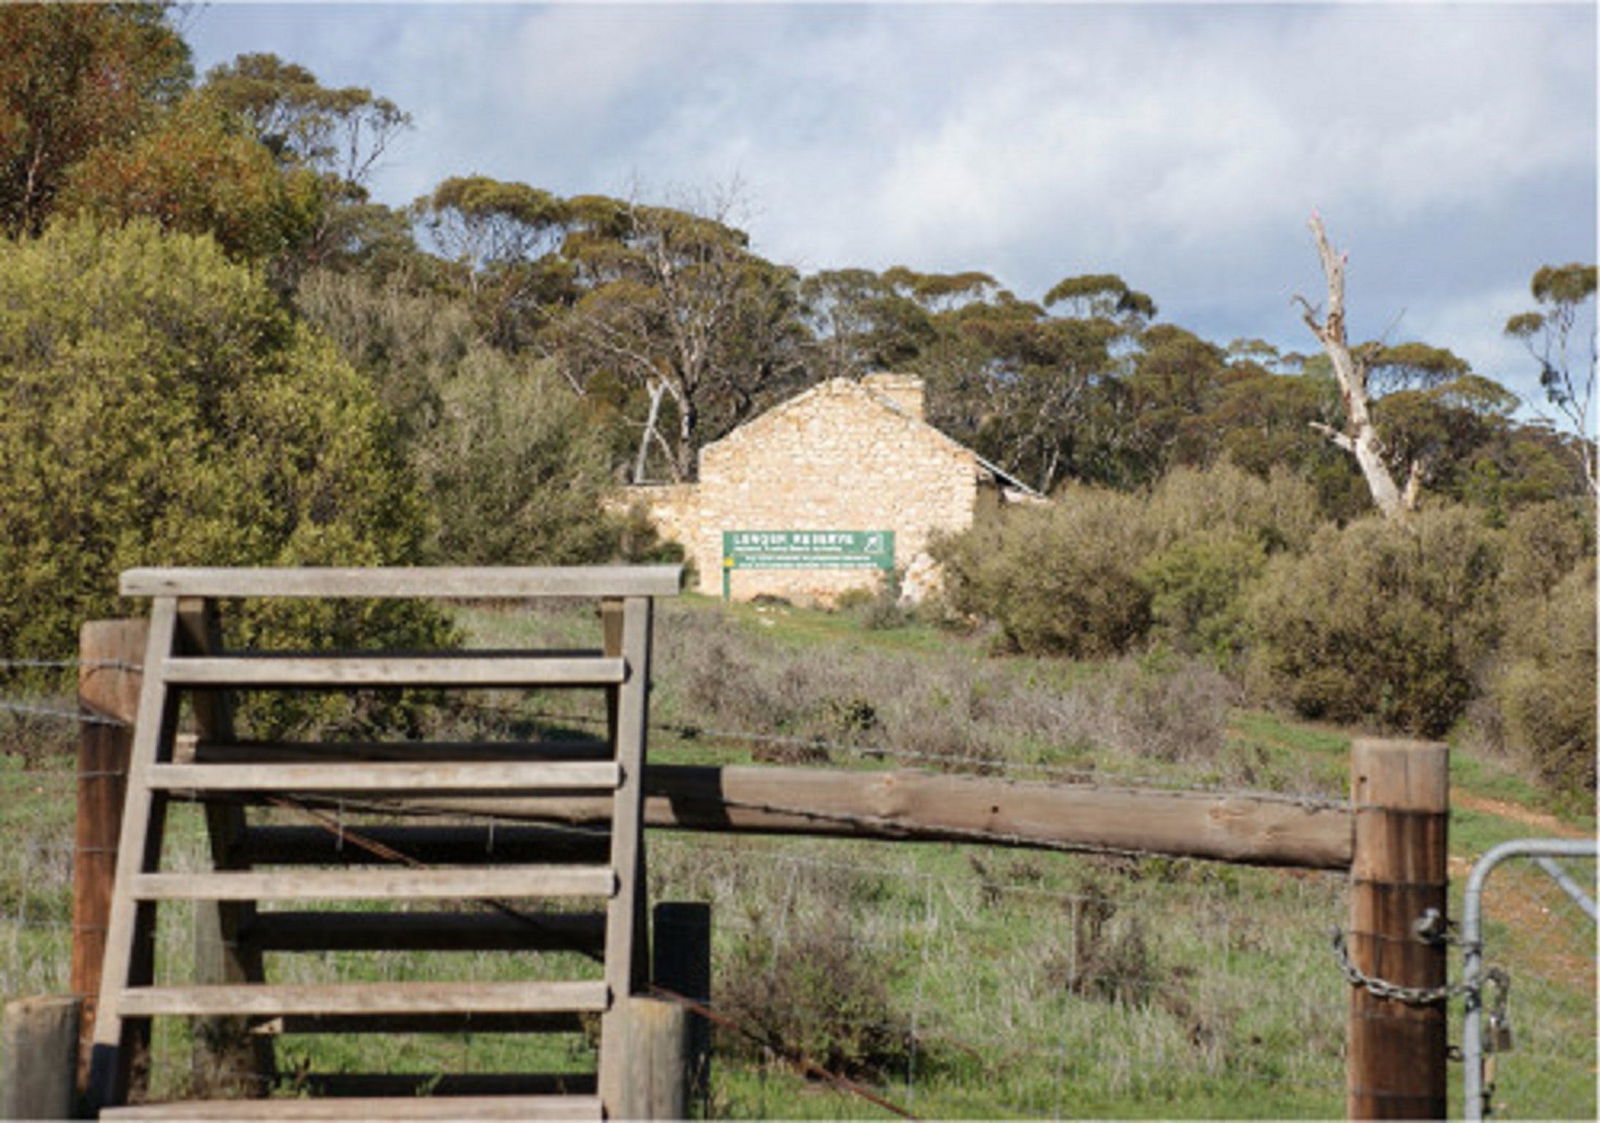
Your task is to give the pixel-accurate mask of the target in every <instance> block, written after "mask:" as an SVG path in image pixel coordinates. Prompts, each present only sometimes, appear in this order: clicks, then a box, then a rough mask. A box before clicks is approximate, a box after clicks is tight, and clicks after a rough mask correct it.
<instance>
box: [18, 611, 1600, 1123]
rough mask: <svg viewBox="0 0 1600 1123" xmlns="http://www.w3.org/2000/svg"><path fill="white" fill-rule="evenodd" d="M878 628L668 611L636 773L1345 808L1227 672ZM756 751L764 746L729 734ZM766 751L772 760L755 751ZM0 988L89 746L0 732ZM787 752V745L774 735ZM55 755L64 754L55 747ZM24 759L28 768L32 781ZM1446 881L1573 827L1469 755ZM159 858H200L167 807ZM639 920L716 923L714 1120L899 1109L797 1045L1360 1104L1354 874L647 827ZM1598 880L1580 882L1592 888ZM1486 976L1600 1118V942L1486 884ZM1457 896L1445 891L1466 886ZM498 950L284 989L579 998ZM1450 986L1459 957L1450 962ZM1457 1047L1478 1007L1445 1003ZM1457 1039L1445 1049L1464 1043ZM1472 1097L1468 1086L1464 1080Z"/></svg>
mask: <svg viewBox="0 0 1600 1123" xmlns="http://www.w3.org/2000/svg"><path fill="white" fill-rule="evenodd" d="M461 621H462V624H463V626H464V627H465V629H466V630H467V631H468V633H469V634H470V635H471V636H472V638H473V642H474V645H476V646H485V647H503V646H514V645H518V644H525V643H542V644H557V645H572V644H581V643H592V642H593V641H594V636H595V635H596V634H597V625H596V623H595V621H594V619H593V613H592V609H589V608H580V607H576V606H557V607H553V608H544V609H540V610H538V611H533V612H511V611H509V610H489V609H482V610H473V611H470V612H467V611H463V612H462V614H461ZM890 622H891V623H893V624H895V625H896V626H893V627H882V626H869V624H873V625H878V624H882V623H884V621H883V620H881V619H874V618H872V617H871V616H870V615H869V614H867V613H865V612H863V613H844V612H841V613H822V612H811V611H804V610H800V609H792V608H788V607H786V606H765V607H756V606H744V605H741V606H736V607H734V608H732V609H724V608H722V607H721V606H719V605H716V604H714V603H709V602H704V601H700V600H699V599H697V598H685V599H684V602H682V603H676V604H668V605H666V606H664V607H663V610H662V611H661V613H660V615H659V618H658V625H657V682H656V687H655V690H654V694H653V702H652V706H653V709H652V719H653V721H655V722H656V723H657V724H658V726H659V728H658V729H657V730H656V732H655V733H654V734H653V737H652V744H651V757H652V759H653V760H657V761H662V762H686V763H689V762H692V763H702V762H718V761H720V762H744V761H751V760H765V761H782V762H806V763H808V764H811V765H813V766H817V767H822V766H832V767H840V768H855V769H869V768H882V767H888V766H897V765H898V766H915V767H927V768H935V769H944V770H954V771H960V772H976V773H982V774H990V775H1006V776H1016V777H1019V778H1029V779H1048V778H1052V777H1059V776H1065V775H1071V776H1075V777H1093V778H1096V779H1111V778H1134V779H1138V780H1140V781H1143V782H1148V783H1152V784H1160V785H1163V786H1171V787H1179V788H1189V787H1225V788H1234V789H1251V790H1262V791H1275V792H1285V793H1293V794H1295V795H1299V796H1304V797H1308V798H1335V799H1337V798H1341V797H1342V794H1343V791H1344V789H1345V786H1346V784H1347V770H1348V764H1347V759H1346V758H1347V752H1348V745H1349V731H1345V730H1336V729H1329V728H1321V727H1314V726H1308V725H1303V724H1297V723H1292V722H1288V721H1285V720H1283V719H1282V718H1280V717H1278V716H1275V715H1272V714H1267V713H1263V712H1258V711H1253V710H1248V709H1244V708H1241V707H1240V706H1239V705H1238V699H1237V697H1235V696H1234V695H1233V693H1232V691H1231V688H1230V687H1229V686H1228V684H1227V682H1226V680H1224V679H1222V678H1221V676H1218V675H1216V674H1215V673H1214V672H1211V671H1208V670H1207V669H1206V668H1204V667H1201V666H1197V665H1190V664H1185V663H1183V662H1181V661H1177V660H1173V659H1170V658H1164V657H1152V658H1147V659H1144V660H1130V661H1124V662H1119V663H1113V664H1103V665H1083V664H1078V665H1069V664H1065V663H1060V662H1053V661H1043V660H1031V659H1017V658H1005V659H1002V658H996V657H994V656H992V655H990V654H988V652H987V650H986V647H985V644H984V641H983V639H982V637H963V636H955V635H951V634H950V633H948V632H943V631H939V630H937V629H934V628H931V627H928V626H925V625H922V624H918V623H916V622H907V621H900V620H895V621H890ZM601 713H602V711H601V710H600V709H599V708H598V707H597V706H595V705H588V704H582V705H580V704H579V703H578V700H577V699H575V698H573V697H572V696H566V695H554V694H552V695H543V696H531V697H528V696H521V697H518V696H508V695H485V696H481V697H478V698H476V699H475V700H474V703H473V705H472V706H471V707H469V708H467V709H463V710H456V711H452V712H450V713H448V714H441V715H440V716H439V717H438V718H436V719H435V720H436V722H437V723H438V728H437V729H436V730H435V732H437V733H440V734H444V733H454V734H457V735H483V736H494V735H500V734H504V733H506V732H508V731H516V732H525V731H529V730H532V729H535V728H537V729H539V730H541V731H544V732H547V733H548V732H550V731H552V730H553V731H555V732H558V733H559V732H564V731H573V732H577V731H582V730H585V729H589V728H592V723H593V722H594V721H595V720H596V719H598V718H599V717H600V716H601ZM741 734H744V735H747V736H740V735H741ZM751 734H759V735H760V738H759V739H758V738H756V737H752V736H748V735H751ZM0 735H9V737H10V740H11V743H12V745H13V746H14V745H15V744H16V743H17V742H18V740H19V738H24V737H25V738H27V739H28V742H29V746H30V749H29V751H28V752H27V753H26V754H24V753H22V752H20V751H18V752H13V753H11V754H9V755H6V756H5V757H3V758H0V830H3V831H4V832H5V835H6V837H8V838H10V839H12V840H14V842H15V844H14V845H12V846H8V847H5V848H3V850H0V989H3V990H4V993H5V995H6V997H7V998H11V997H17V996H21V995H27V994H37V993H49V992H60V991H64V990H65V989H66V985H67V980H66V973H67V948H68V940H69V938H70V934H69V923H70V917H69V909H70V905H69V900H70V854H71V840H72V821H71V820H72V814H73V811H72V783H73V779H72V775H71V764H70V761H69V760H68V758H67V756H66V753H67V752H69V751H70V745H71V737H72V731H71V729H70V728H68V729H64V730H58V731H57V732H56V733H55V734H54V735H53V736H54V738H55V741H57V742H59V744H53V743H52V742H51V737H52V734H51V733H50V732H49V731H48V729H47V728H45V727H41V726H39V725H38V724H37V723H30V724H29V725H28V726H27V727H26V728H22V727H20V726H18V725H17V724H16V723H15V722H13V723H12V725H9V726H0ZM771 738H778V739H776V740H774V739H771ZM41 740H42V741H43V742H45V743H44V744H43V746H42V747H41V745H40V742H41ZM25 758H26V759H27V760H28V761H29V762H30V763H31V765H32V767H28V768H25V767H24V759H25ZM1452 780H1453V785H1454V787H1453V800H1454V803H1455V807H1454V810H1453V813H1452V823H1451V831H1452V874H1453V877H1455V878H1456V879H1457V881H1458V882H1459V881H1460V880H1464V878H1465V875H1466V872H1467V869H1468V868H1470V862H1471V860H1472V858H1473V857H1474V856H1476V855H1478V854H1481V853H1482V852H1483V851H1484V850H1485V849H1487V848H1488V847H1489V846H1491V845H1493V844H1494V843H1496V842H1498V841H1502V840H1504V839H1506V838H1514V837H1530V836H1543V835H1546V834H1551V833H1562V832H1565V833H1574V834H1578V835H1580V836H1581V835H1583V834H1585V833H1587V834H1588V835H1589V836H1591V837H1592V835H1593V831H1594V821H1593V819H1592V818H1573V817H1570V816H1567V817H1560V816H1555V815H1552V814H1551V812H1550V810H1549V808H1548V807H1546V806H1545V805H1544V804H1543V803H1542V802H1541V800H1540V798H1539V797H1538V795H1537V794H1536V793H1535V792H1534V791H1533V790H1532V789H1531V788H1529V787H1528V786H1527V785H1526V784H1524V783H1523V782H1522V781H1520V780H1519V779H1518V778H1517V777H1516V776H1515V774H1514V773H1513V772H1511V771H1510V770H1509V769H1507V768H1505V767H1503V766H1502V765H1500V764H1499V763H1497V762H1494V761H1489V760H1482V759H1477V758H1474V757H1472V756H1471V755H1470V754H1467V753H1464V752H1460V751H1458V752H1457V753H1456V754H1454V760H1453V765H1452ZM174 839H175V840H174V844H173V845H172V846H170V847H169V852H168V854H167V856H166V864H167V865H168V866H170V867H172V868H184V867H185V866H186V865H188V864H190V863H197V862H199V861H200V855H201V853H202V845H201V839H200V831H199V826H198V821H197V818H196V817H194V816H192V815H190V816H187V817H185V816H184V815H182V814H179V815H178V816H177V818H176V819H175V832H174ZM649 853H650V899H651V900H652V901H660V900H698V901H708V902H710V903H711V904H712V909H713V917H714V921H713V926H714V957H713V958H714V966H715V989H714V1004H715V1005H716V1006H717V1007H718V1008H719V1009H721V1010H722V1011H724V1013H726V1014H727V1015H729V1016H730V1017H732V1018H734V1019H735V1020H736V1021H737V1022H738V1024H740V1025H741V1026H742V1027H743V1028H744V1032H743V1033H742V1034H740V1033H733V1032H729V1031H725V1030H719V1032H718V1038H717V1055H716V1059H715V1062H714V1068H713V1074H714V1076H713V1082H712V1087H711V1090H710V1097H709V1103H708V1105H707V1108H708V1112H709V1114H712V1115H715V1116H718V1117H784V1118H796V1117H814V1118H844V1117H872V1116H876V1115H885V1114H887V1112H885V1111H884V1110H883V1109H881V1108H878V1107H876V1106H874V1105H872V1104H870V1103H869V1102H867V1101H866V1100H864V1099H861V1098H859V1097H856V1096H853V1095H851V1094H849V1093H847V1092H843V1091H840V1090H838V1089H836V1088H834V1087H831V1086H829V1085H828V1084H826V1083H824V1082H821V1081H817V1080H814V1079H807V1078H805V1077H803V1076H801V1075H798V1074H797V1073H796V1071H795V1069H794V1066H793V1065H792V1064H790V1063H788V1062H787V1061H786V1060H784V1059H783V1057H782V1056H781V1055H780V1054H781V1053H782V1052H784V1051H785V1050H794V1049H798V1050H801V1051H803V1052H805V1053H806V1054H807V1055H808V1056H811V1057H813V1058H814V1059H816V1060H818V1061H821V1062H824V1063H826V1064H827V1065H828V1066H829V1067H831V1068H833V1069H835V1070H837V1071H840V1072H843V1073H846V1074H849V1075H850V1076H851V1077H852V1078H853V1079H856V1080H859V1081H861V1082H863V1083H866V1084H868V1085H870V1086H871V1087H872V1088H873V1089H875V1090H876V1092H877V1093H878V1094H879V1095H881V1096H883V1097H884V1098H886V1099H888V1100H889V1101H892V1102H894V1103H896V1104H898V1105H899V1106H901V1107H902V1108H904V1109H906V1110H907V1111H910V1112H913V1113H915V1114H917V1115H921V1116H928V1117H1020V1116H1054V1117H1119V1118H1154V1117H1163V1118H1173V1117H1187V1118H1213V1117H1252V1118H1269V1117H1270V1118H1287V1117H1327V1116H1332V1115H1338V1114H1340V1113H1341V1112H1342V1110H1343V1097H1344V1092H1343V1080H1344V1076H1343V1058H1342V1049H1343V1040H1344V1031H1345V1030H1344V1019H1345V1001H1346V990H1347V988H1346V984H1345V983H1344V982H1343V980H1342V979H1341V977H1340V975H1339V973H1338V970H1337V968H1336V966H1335V963H1334V960H1333V956H1332V953H1331V951H1330V949H1329V940H1328V935H1329V931H1330V929H1331V928H1332V927H1334V926H1336V925H1339V924H1341V923H1342V922H1343V920H1344V914H1345V907H1346V906H1345V884H1344V879H1343V878H1342V877H1341V876H1337V875H1327V874H1313V873H1304V872H1298V871H1282V870H1254V869H1246V868H1241V867H1234V866H1227V865H1222V864H1218V863H1206V862H1195V861H1183V860H1176V859H1166V858H1153V857H1152V858H1136V857H1128V856H1122V855H1106V854H1084V853H1056V852H1040V851H1028V850H1021V849H1002V848H995V847H983V846H975V845H960V844H953V843H937V844H934V843H920V844H906V843H880V842H864V841H854V840H821V839H781V838H752V837H748V836H727V835H725V836H697V835H689V834H669V833H664V832H652V833H651V835H650V839H649ZM1574 873H1583V874H1586V875H1587V876H1589V877H1590V881H1591V884H1592V880H1593V876H1592V875H1593V868H1592V864H1591V865H1589V867H1588V868H1587V869H1585V870H1582V871H1580V870H1577V869H1576V868H1575V869H1574ZM1496 879H1497V881H1496V890H1495V893H1494V894H1492V895H1491V900H1490V906H1491V908H1490V913H1489V922H1490V927H1489V937H1490V947H1489V959H1490V961H1491V962H1503V963H1504V964H1506V965H1507V966H1509V967H1510V968H1511V969H1512V975H1513V1013H1514V1017H1515V1018H1516V1024H1517V1031H1518V1039H1517V1051H1516V1052H1514V1053H1511V1054H1508V1055H1507V1056H1506V1057H1505V1058H1504V1059H1503V1060H1502V1061H1501V1064H1500V1088H1499V1091H1498V1095H1499V1097H1500V1102H1501V1103H1502V1105H1503V1107H1502V1113H1503V1114H1505V1115H1506V1116H1507V1117H1532V1116H1540V1117H1566V1118H1593V1117H1594V1115H1595V1099H1594V1066H1595V1053H1594V1039H1595V1034H1594V1030H1595V1022H1594V986H1595V974H1594V954H1593V951H1594V943H1593V941H1594V931H1593V927H1592V926H1591V925H1589V923H1588V921H1587V920H1585V919H1584V918H1582V917H1581V916H1580V915H1579V914H1577V912H1576V910H1575V909H1573V908H1572V907H1571V906H1570V905H1569V904H1567V903H1566V902H1565V901H1564V899H1562V898H1561V896H1560V894H1559V892H1552V888H1551V887H1549V886H1548V884H1547V882H1546V880H1545V879H1544V878H1543V875H1542V874H1539V873H1538V872H1537V871H1535V870H1531V869H1525V868H1516V869H1507V870H1504V871H1502V872H1501V873H1500V874H1497V875H1496ZM1456 889H1457V891H1458V892H1459V884H1457V885H1456ZM187 926H188V925H187V917H186V916H185V915H184V914H183V912H182V910H181V909H170V910H168V913H167V914H165V915H164V917H163V934H162V948H163V954H162V956H161V959H160V961H159V963H158V975H159V976H160V977H162V978H169V979H173V980H177V979H182V978H185V977H186V973H187V971H188V969H189V968H188V964H189V958H190V944H189V937H188V932H187ZM565 958H566V959H567V960H568V962H552V961H550V960H549V959H548V958H547V959H544V960H539V961H537V962H535V961H533V959H532V957H511V956H504V955H498V956H496V955H476V954H475V955H446V954H432V955H422V954H415V953H408V954H400V953H364V954H359V955H358V954H353V953H341V954H331V953H324V954H319V955H310V956H308V955H300V956H279V957H275V958H274V959H273V960H272V962H271V964H270V968H269V969H270V971H271V973H272V977H274V978H275V979H281V980H284V981H290V980H293V981H315V980H323V979H333V978H344V979H352V978H355V979H371V980H383V979H400V978H410V979H446V978H458V977H474V978H504V977H529V976H530V974H538V973H545V972H551V973H553V974H555V975H560V976H562V977H571V976H572V975H574V974H578V973H582V972H583V971H590V970H592V965H587V964H582V963H578V962H575V961H573V960H575V957H570V956H569V957H565ZM1457 966H1458V964H1457ZM1455 1017H1456V1019H1457V1023H1459V1003H1457V1004H1456V1006H1455ZM1452 1040H1453V1041H1458V1040H1459V1025H1458V1024H1457V1028H1456V1029H1454V1030H1453V1031H1452ZM188 1050H189V1044H188V1041H187V1035H186V1029H185V1027H184V1026H182V1025H181V1024H175V1023H166V1024H163V1026H162V1027H161V1029H160V1032H159V1033H158V1037H157V1040H156V1046H155V1056H154V1058H153V1062H154V1063H153V1068H152V1080H153V1092H154V1094H157V1095H173V1094H182V1093H183V1092H184V1091H185V1089H186V1087H187V1082H188V1080H189V1072H188V1055H189V1054H188ZM278 1056H279V1067H280V1071H281V1072H283V1073H285V1074H288V1075H287V1078H286V1081H285V1092H286V1093H287V1094H294V1093H295V1092H297V1091H301V1090H304V1089H305V1088H307V1087H309V1086H310V1085H311V1084H312V1083H313V1082H314V1080H315V1078H316V1076H317V1075H318V1074H325V1073H337V1072H360V1071H385V1070H386V1071H409V1072H416V1073H429V1072H436V1071H440V1070H441V1069H442V1070H448V1071H455V1072H479V1073H486V1072H515V1071H542V1072H578V1071H583V1070H585V1069H586V1068H589V1067H592V1064H593V1060H592V1047H591V1044H590V1041H589V1039H588V1038H587V1037H586V1036H585V1035H582V1034H573V1035H566V1036H556V1037H553V1038H550V1039H542V1040H541V1039H534V1040H530V1039H525V1038H515V1039H509V1038H503V1037H497V1036H495V1035H491V1034H479V1035H460V1036H451V1037H445V1036H429V1037H424V1036H414V1037H393V1038H379V1039H372V1038H332V1037H300V1038H292V1039H285V1041H284V1042H282V1043H281V1044H280V1046H279V1053H278ZM1452 1082H1453V1083H1458V1082H1459V1070H1457V1069H1453V1070H1452Z"/></svg>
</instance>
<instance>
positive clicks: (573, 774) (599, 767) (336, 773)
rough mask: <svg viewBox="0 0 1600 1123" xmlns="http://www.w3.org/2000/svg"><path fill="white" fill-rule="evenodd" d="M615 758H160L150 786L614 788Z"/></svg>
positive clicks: (346, 789) (208, 789)
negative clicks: (167, 761)
mask: <svg viewBox="0 0 1600 1123" xmlns="http://www.w3.org/2000/svg"><path fill="white" fill-rule="evenodd" d="M621 781H622V769H621V767H620V766H619V765H618V764H617V763H616V761H611V760H584V761H532V762H522V761H473V762H469V763H459V764H405V763H396V762H390V761H384V762H371V761H368V762H361V763H356V764H158V765H154V766H152V767H151V768H150V786H151V787H153V788H159V789H163V790H166V791H174V790H189V791H205V792H260V791H271V792H281V793H291V792H313V791H314V792H418V791H463V792H465V791H471V792H495V791H500V792H511V791H614V790H615V789H616V788H617V787H618V785H619V784H620V783H621Z"/></svg>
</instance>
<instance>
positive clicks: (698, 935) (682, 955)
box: [650, 901, 711, 1114]
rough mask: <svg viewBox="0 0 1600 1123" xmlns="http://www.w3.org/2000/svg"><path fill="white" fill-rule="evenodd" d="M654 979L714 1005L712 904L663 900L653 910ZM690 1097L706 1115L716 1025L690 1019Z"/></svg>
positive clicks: (694, 1016)
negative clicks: (712, 1025)
mask: <svg viewBox="0 0 1600 1123" xmlns="http://www.w3.org/2000/svg"><path fill="white" fill-rule="evenodd" d="M653 911H654V914H655V923H654V925H653V927H654V929H655V932H654V936H653V939H652V941H651V952H652V970H651V972H650V977H651V979H652V981H653V982H655V983H656V984H657V985H658V986H660V987H663V988H665V989H666V990H669V991H671V992H672V993H673V994H677V995H682V996H683V997H684V998H692V999H693V1000H694V1001H696V1002H699V1003H701V1004H702V1005H705V1006H709V1005H711V906H710V905H709V904H707V903H705V902H703V901H663V902H662V903H661V904H659V905H657V906H656V907H655V909H654V910H653ZM688 1033H689V1040H688V1056H687V1062H688V1067H689V1071H688V1079H689V1087H688V1093H687V1094H688V1097H689V1102H690V1103H698V1104H700V1106H701V1108H702V1114H709V1112H707V1111H706V1110H705V1109H706V1107H707V1104H708V1097H709V1096H710V1094H711V1023H710V1022H708V1021H706V1019H705V1018H703V1017H701V1016H700V1015H698V1014H695V1013H693V1012H691V1013H690V1015H689V1030H688Z"/></svg>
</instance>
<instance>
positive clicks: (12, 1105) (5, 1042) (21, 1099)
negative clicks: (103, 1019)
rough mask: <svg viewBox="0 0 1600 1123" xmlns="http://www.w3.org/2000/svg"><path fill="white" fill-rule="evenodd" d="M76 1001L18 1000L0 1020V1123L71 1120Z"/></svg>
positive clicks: (49, 998) (74, 1094)
mask: <svg viewBox="0 0 1600 1123" xmlns="http://www.w3.org/2000/svg"><path fill="white" fill-rule="evenodd" d="M82 1005H83V1003H82V1002H81V1000H80V999H79V998H78V997H77V996H76V995H49V996H47V997H44V998H19V999H17V1000H16V1001H15V1002H7V1003H6V1006H5V1015H4V1018H3V1019H0V1052H3V1053H4V1061H3V1070H0V1119H73V1118H76V1115H77V1112H76V1110H75V1109H76V1107H77V1099H78V1094H77V1088H76V1084H77V1068H78V1063H77V1061H78V1052H79V1049H78V1018H79V1012H80V1010H81V1009H82Z"/></svg>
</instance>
